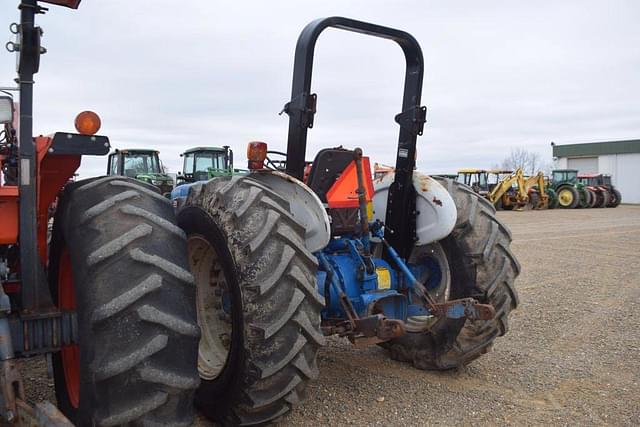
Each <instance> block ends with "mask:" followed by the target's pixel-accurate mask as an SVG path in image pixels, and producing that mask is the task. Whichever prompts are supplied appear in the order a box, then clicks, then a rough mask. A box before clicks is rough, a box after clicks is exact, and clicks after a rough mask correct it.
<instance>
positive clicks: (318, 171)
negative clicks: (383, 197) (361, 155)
mask: <svg viewBox="0 0 640 427" xmlns="http://www.w3.org/2000/svg"><path fill="white" fill-rule="evenodd" d="M352 161H353V150H347V149H344V148H342V147H338V148H325V149H323V150H320V151H319V152H318V154H317V155H316V158H315V159H314V161H313V163H312V164H311V170H310V171H309V176H308V178H307V185H308V186H309V188H311V189H312V190H313V192H314V193H316V194H317V195H318V197H319V198H320V200H321V201H322V203H327V192H328V191H329V189H330V188H331V187H332V186H333V184H334V183H335V182H336V180H337V179H338V178H339V177H340V175H341V174H342V172H343V171H344V170H345V169H346V168H347V166H348V165H349V163H351V162H352ZM327 213H328V214H329V217H330V218H331V235H332V236H341V235H344V234H348V233H353V232H354V230H355V229H356V226H357V224H358V215H359V214H358V208H340V209H329V208H327Z"/></svg>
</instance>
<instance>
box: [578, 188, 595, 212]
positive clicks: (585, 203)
mask: <svg viewBox="0 0 640 427" xmlns="http://www.w3.org/2000/svg"><path fill="white" fill-rule="evenodd" d="M577 190H578V194H579V195H580V203H579V204H578V207H579V208H582V209H586V208H590V207H591V202H592V199H591V192H590V191H589V189H588V188H586V187H582V188H578V189H577Z"/></svg>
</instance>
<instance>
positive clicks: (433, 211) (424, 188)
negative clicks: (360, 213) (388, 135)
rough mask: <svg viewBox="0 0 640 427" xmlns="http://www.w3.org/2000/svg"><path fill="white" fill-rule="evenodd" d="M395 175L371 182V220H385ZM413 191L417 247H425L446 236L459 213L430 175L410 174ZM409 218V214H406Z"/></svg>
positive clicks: (444, 190)
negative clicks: (372, 190) (414, 192)
mask: <svg viewBox="0 0 640 427" xmlns="http://www.w3.org/2000/svg"><path fill="white" fill-rule="evenodd" d="M394 178H395V173H393V172H389V173H386V174H385V175H383V176H381V177H380V178H377V179H375V180H374V181H373V188H374V194H373V219H374V220H380V221H384V220H385V217H386V213H387V198H388V197H389V187H390V186H391V184H392V183H393V180H394ZM413 186H414V188H415V190H416V212H418V214H417V215H416V237H417V239H418V240H417V241H416V245H426V244H429V243H433V242H436V241H438V240H441V239H444V238H445V237H447V236H448V235H449V234H450V233H451V231H452V230H453V227H454V226H455V224H456V218H457V217H458V211H457V209H456V204H455V202H454V201H453V198H452V197H451V195H450V194H449V192H448V191H447V189H446V188H444V187H443V186H442V185H440V184H439V183H438V182H437V181H436V180H435V179H433V178H431V177H430V176H428V175H426V174H423V173H420V172H415V171H414V172H413ZM407 215H409V212H407Z"/></svg>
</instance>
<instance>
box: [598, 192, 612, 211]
mask: <svg viewBox="0 0 640 427" xmlns="http://www.w3.org/2000/svg"><path fill="white" fill-rule="evenodd" d="M610 204H611V193H610V192H609V191H608V190H602V204H601V205H600V207H601V208H608V207H609V205H610Z"/></svg>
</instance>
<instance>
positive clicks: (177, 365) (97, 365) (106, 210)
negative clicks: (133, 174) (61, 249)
mask: <svg viewBox="0 0 640 427" xmlns="http://www.w3.org/2000/svg"><path fill="white" fill-rule="evenodd" d="M123 188H124V189H125V190H124V191H123ZM88 190H91V191H88ZM58 211H59V212H58V213H57V216H56V220H55V222H58V221H59V222H60V224H61V225H60V227H58V228H60V229H61V230H60V231H59V233H60V234H61V236H63V237H61V238H63V239H64V241H66V242H67V246H68V247H69V252H70V254H71V257H72V264H73V265H77V266H79V267H78V271H74V281H75V283H76V296H77V304H78V307H83V308H84V309H83V310H82V311H81V310H79V311H78V323H79V334H80V336H81V337H82V336H85V337H91V338H90V339H89V343H88V344H83V342H82V341H81V344H80V345H81V351H82V346H83V345H89V346H90V347H91V349H87V350H85V351H84V353H83V354H84V355H88V356H83V359H81V365H80V371H81V373H82V372H83V371H84V372H86V373H87V374H85V375H89V377H90V378H92V379H93V383H92V384H90V385H88V386H86V387H87V388H82V387H84V385H81V390H83V391H81V396H82V399H81V407H80V410H79V411H78V417H79V418H78V421H77V422H78V423H79V424H80V425H87V424H95V425H104V426H111V425H121V424H126V423H133V424H135V423H141V424H146V422H145V420H146V419H148V418H149V417H151V418H154V417H155V418H157V419H159V420H163V422H164V423H165V424H181V423H182V424H184V423H185V422H188V423H191V422H193V419H194V411H193V408H192V403H191V402H192V399H193V395H194V393H195V389H196V387H197V385H198V383H199V378H198V377H197V372H196V370H195V365H196V358H197V344H198V340H199V336H200V333H199V328H198V326H197V322H196V315H195V287H194V286H193V278H192V276H191V273H189V272H188V271H187V270H186V269H184V268H183V266H187V265H188V264H187V257H186V240H185V235H184V233H182V231H181V230H179V229H178V228H177V226H176V225H175V223H174V222H175V219H174V214H173V211H172V208H171V205H170V203H168V200H167V199H165V198H163V197H162V196H160V195H159V194H158V193H157V191H154V190H152V189H151V188H149V186H148V185H146V184H144V183H142V182H140V181H136V180H133V179H130V178H126V177H120V176H110V177H103V178H97V179H90V180H85V181H79V182H75V183H71V184H69V185H67V187H66V188H65V190H64V193H63V195H62V196H61V203H60V206H59V209H58ZM54 228H55V225H54ZM55 233H56V231H54V234H55ZM185 284H186V285H187V286H185ZM151 373H154V374H153V375H151ZM85 377H86V376H85ZM85 397H86V398H87V401H88V402H90V403H88V404H87V405H88V406H89V407H88V408H84V409H83V403H82V400H83V399H84V398H85Z"/></svg>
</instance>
